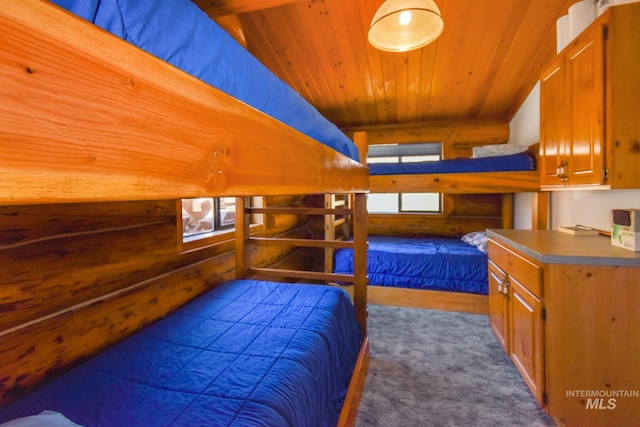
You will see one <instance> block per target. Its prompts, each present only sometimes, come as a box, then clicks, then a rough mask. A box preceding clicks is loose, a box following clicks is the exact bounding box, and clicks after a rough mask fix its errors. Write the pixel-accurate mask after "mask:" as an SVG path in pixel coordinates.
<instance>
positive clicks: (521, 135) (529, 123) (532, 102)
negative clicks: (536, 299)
mask: <svg viewBox="0 0 640 427" xmlns="http://www.w3.org/2000/svg"><path fill="white" fill-rule="evenodd" d="M539 141H540V83H536V85H535V86H534V87H533V90H532V91H531V93H530V94H529V96H528V97H527V99H526V100H525V101H524V103H523V104H522V106H521V107H520V109H519V110H518V112H517V113H516V115H515V116H514V117H513V119H512V120H511V123H509V143H510V144H518V145H526V146H529V145H531V144H535V143H537V142H539ZM532 209H533V196H532V195H531V194H530V193H516V195H515V211H514V219H513V226H514V228H517V229H521V230H522V229H526V230H528V229H530V228H531V221H532V220H533V212H532Z"/></svg>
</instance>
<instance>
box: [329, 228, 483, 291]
mask: <svg viewBox="0 0 640 427" xmlns="http://www.w3.org/2000/svg"><path fill="white" fill-rule="evenodd" d="M352 271H353V250H351V249H339V250H337V251H336V254H335V272H336V273H351V272H352ZM367 273H368V275H369V284H370V285H374V286H392V287H401V288H414V289H432V290H441V291H456V292H466V293H474V294H482V295H486V294H487V293H488V273H487V254H486V253H483V252H482V251H480V250H479V249H478V248H476V247H475V246H472V245H469V244H468V243H465V242H463V241H462V240H460V239H455V238H437V237H436V238H431V237H430V238H408V237H384V236H369V249H368V263H367Z"/></svg>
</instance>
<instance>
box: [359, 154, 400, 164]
mask: <svg viewBox="0 0 640 427" xmlns="http://www.w3.org/2000/svg"><path fill="white" fill-rule="evenodd" d="M399 161H400V157H391V156H387V157H369V158H368V159H367V163H398V162H399Z"/></svg>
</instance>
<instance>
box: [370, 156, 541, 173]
mask: <svg viewBox="0 0 640 427" xmlns="http://www.w3.org/2000/svg"><path fill="white" fill-rule="evenodd" d="M529 170H535V162H534V160H533V158H532V157H531V155H530V154H528V153H519V154H511V155H508V156H492V157H479V158H470V159H447V160H439V161H436V162H409V163H370V164H369V174H370V175H408V174H427V173H464V172H514V171H529Z"/></svg>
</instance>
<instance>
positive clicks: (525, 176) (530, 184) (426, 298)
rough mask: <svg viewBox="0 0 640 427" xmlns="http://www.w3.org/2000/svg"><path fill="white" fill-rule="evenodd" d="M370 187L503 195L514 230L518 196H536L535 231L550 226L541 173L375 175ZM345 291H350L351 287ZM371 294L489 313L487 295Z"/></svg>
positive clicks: (392, 301) (379, 290)
mask: <svg viewBox="0 0 640 427" xmlns="http://www.w3.org/2000/svg"><path fill="white" fill-rule="evenodd" d="M537 150H538V144H534V145H533V146H532V147H530V149H529V151H530V152H531V154H532V155H534V156H536V157H537ZM536 163H537V162H536ZM369 185H370V192H371V193H403V192H409V193H411V192H437V193H445V194H502V228H513V211H514V193H520V192H528V193H534V194H535V197H534V203H533V228H534V229H535V228H545V229H546V227H547V216H548V213H547V210H548V193H546V192H541V191H540V176H539V172H538V170H533V171H517V172H482V173H479V172H474V173H446V174H444V173H443V174H406V175H372V176H370V177H369ZM327 228H331V226H327ZM344 288H345V289H346V290H347V291H349V287H348V286H347V287H344ZM367 295H368V296H367V298H368V302H369V303H370V304H385V305H395V306H402V307H413V308H428V309H435V310H450V311H461V312H467V313H474V314H487V315H488V314H489V300H488V297H487V296H486V295H476V294H467V293H458V292H447V291H431V290H423V289H408V288H396V287H384V286H369V290H368V294H367Z"/></svg>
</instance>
